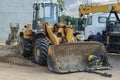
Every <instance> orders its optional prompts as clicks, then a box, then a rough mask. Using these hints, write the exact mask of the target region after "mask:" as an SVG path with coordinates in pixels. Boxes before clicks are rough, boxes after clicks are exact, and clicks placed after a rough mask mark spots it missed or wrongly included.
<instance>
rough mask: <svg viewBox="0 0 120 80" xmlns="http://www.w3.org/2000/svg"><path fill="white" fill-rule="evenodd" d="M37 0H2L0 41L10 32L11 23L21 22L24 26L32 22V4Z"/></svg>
mask: <svg viewBox="0 0 120 80" xmlns="http://www.w3.org/2000/svg"><path fill="white" fill-rule="evenodd" d="M35 1H36V0H0V42H1V41H5V40H6V39H7V38H8V34H9V33H10V28H9V23H10V22H11V23H19V24H20V27H21V28H22V27H23V26H24V25H25V24H27V23H32V10H33V9H32V6H33V3H34V2H35Z"/></svg>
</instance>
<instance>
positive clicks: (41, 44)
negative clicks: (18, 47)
mask: <svg viewBox="0 0 120 80" xmlns="http://www.w3.org/2000/svg"><path fill="white" fill-rule="evenodd" d="M47 56H48V42H47V40H46V39H44V38H40V39H37V40H36V41H35V44H34V51H33V61H34V62H35V63H36V64H39V65H42V66H47Z"/></svg>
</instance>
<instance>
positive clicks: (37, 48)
mask: <svg viewBox="0 0 120 80" xmlns="http://www.w3.org/2000/svg"><path fill="white" fill-rule="evenodd" d="M39 58H40V49H39V47H36V48H35V59H36V60H37V61H38V60H39Z"/></svg>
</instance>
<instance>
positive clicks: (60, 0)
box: [57, 0, 65, 11]
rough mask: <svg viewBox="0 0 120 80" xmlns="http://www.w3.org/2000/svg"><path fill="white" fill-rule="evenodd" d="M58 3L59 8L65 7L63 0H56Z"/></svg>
mask: <svg viewBox="0 0 120 80" xmlns="http://www.w3.org/2000/svg"><path fill="white" fill-rule="evenodd" d="M57 2H58V4H59V8H60V10H61V11H63V9H64V8H65V2H64V0H57Z"/></svg>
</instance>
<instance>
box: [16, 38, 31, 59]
mask: <svg viewBox="0 0 120 80" xmlns="http://www.w3.org/2000/svg"><path fill="white" fill-rule="evenodd" d="M18 48H19V53H20V54H21V55H22V56H24V57H30V56H31V53H32V50H31V44H30V40H28V39H24V38H23V37H20V39H19V45H18Z"/></svg>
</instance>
